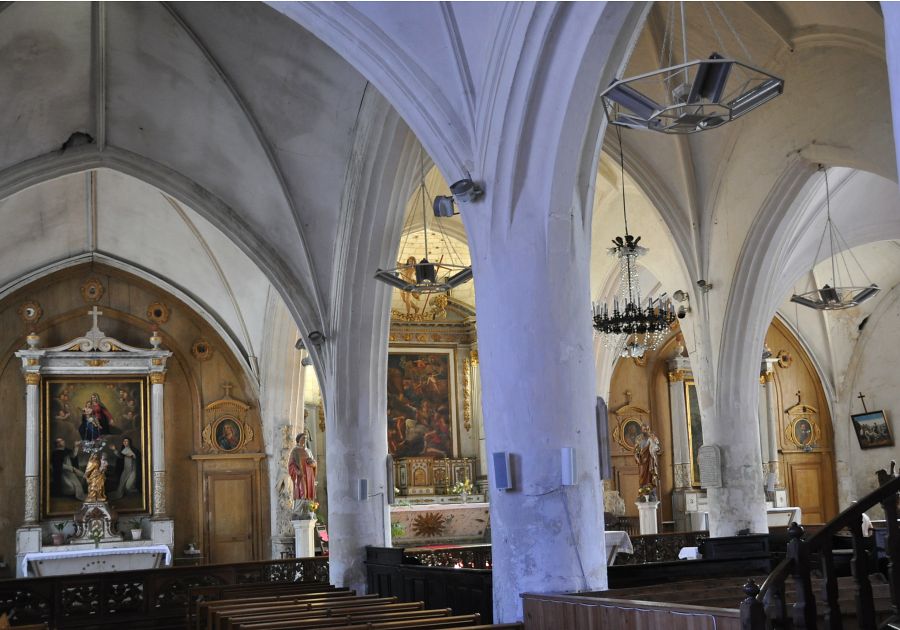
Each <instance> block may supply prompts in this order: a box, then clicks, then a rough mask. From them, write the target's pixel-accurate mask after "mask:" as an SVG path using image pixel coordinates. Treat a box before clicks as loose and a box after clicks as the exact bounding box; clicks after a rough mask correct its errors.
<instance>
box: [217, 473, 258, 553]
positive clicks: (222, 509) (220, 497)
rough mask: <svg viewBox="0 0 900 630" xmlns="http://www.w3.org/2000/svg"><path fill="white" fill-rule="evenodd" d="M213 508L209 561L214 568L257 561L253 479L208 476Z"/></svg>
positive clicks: (236, 475) (220, 474)
mask: <svg viewBox="0 0 900 630" xmlns="http://www.w3.org/2000/svg"><path fill="white" fill-rule="evenodd" d="M206 488H207V501H206V505H208V506H209V514H208V519H209V559H210V562H212V563H213V564H226V563H232V562H248V561H250V560H253V555H254V554H253V542H254V540H255V538H256V532H255V531H254V529H255V528H254V526H253V521H254V515H253V509H252V506H253V505H254V504H255V501H254V500H253V475H252V474H251V473H240V474H234V473H211V474H208V475H207V476H206Z"/></svg>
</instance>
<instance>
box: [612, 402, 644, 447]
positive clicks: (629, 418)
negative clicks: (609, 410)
mask: <svg viewBox="0 0 900 630" xmlns="http://www.w3.org/2000/svg"><path fill="white" fill-rule="evenodd" d="M613 413H614V414H615V416H616V426H615V428H613V439H614V440H615V441H616V443H617V444H618V445H619V446H621V447H622V448H623V449H625V450H626V451H628V452H629V453H633V452H634V449H635V447H634V446H632V445H631V444H629V443H628V441H627V440H626V439H625V427H626V426H627V425H628V424H629V423H631V422H637V424H638V427H640V426H641V425H643V424H647V425H649V424H650V412H649V411H647V410H646V409H644V408H643V407H638V406H636V405H631V404H626V405H625V406H623V407H619V408H618V409H616V410H615V411H614V412H613Z"/></svg>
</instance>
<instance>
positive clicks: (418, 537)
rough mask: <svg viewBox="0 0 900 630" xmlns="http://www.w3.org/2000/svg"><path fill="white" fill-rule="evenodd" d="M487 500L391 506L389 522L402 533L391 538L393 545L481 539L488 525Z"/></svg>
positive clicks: (480, 540) (475, 540)
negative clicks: (396, 526)
mask: <svg viewBox="0 0 900 630" xmlns="http://www.w3.org/2000/svg"><path fill="white" fill-rule="evenodd" d="M489 508H490V504H488V503H447V504H431V505H392V506H391V524H392V525H393V524H396V523H399V525H400V526H401V527H402V528H403V534H402V535H400V536H394V537H393V539H392V540H393V544H394V546H397V547H403V546H413V545H415V546H424V545H430V544H434V543H450V542H458V543H461V542H469V543H471V542H482V541H483V540H484V535H485V531H486V530H487V528H488V525H489V524H490V515H489Z"/></svg>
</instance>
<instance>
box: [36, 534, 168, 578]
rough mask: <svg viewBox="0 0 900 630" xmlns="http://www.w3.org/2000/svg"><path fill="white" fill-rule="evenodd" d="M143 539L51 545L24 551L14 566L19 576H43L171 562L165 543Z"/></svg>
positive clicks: (164, 564)
mask: <svg viewBox="0 0 900 630" xmlns="http://www.w3.org/2000/svg"><path fill="white" fill-rule="evenodd" d="M144 542H145V543H146V544H140V541H137V542H130V543H129V544H128V546H127V547H122V546H116V544H115V543H101V544H100V547H99V548H94V546H93V545H90V546H87V545H70V546H66V547H62V546H61V547H53V548H52V549H53V551H38V552H30V553H26V554H24V555H23V556H22V560H21V566H19V567H18V569H19V571H20V572H21V573H20V575H21V576H22V577H46V576H48V575H78V574H83V573H108V572H110V571H132V570H138V569H156V568H159V567H162V566H169V565H171V564H172V553H171V551H169V548H168V546H166V545H156V544H153V543H152V542H150V541H144Z"/></svg>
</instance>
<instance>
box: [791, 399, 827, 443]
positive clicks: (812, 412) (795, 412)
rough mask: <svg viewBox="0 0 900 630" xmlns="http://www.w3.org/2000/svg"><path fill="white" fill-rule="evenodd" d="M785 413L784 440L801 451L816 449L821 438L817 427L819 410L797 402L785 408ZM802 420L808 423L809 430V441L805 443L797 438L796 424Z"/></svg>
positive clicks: (819, 429) (820, 432)
mask: <svg viewBox="0 0 900 630" xmlns="http://www.w3.org/2000/svg"><path fill="white" fill-rule="evenodd" d="M785 413H786V414H787V415H788V422H787V424H786V425H785V427H784V439H785V441H786V442H787V443H790V444H792V445H794V446H795V447H796V448H797V449H798V450H801V451H812V450H815V449H817V448H818V447H819V441H820V440H821V439H822V429H821V428H820V427H819V420H818V414H819V412H818V411H817V410H816V408H815V407H810V406H809V405H806V404H803V403H800V402H798V403H797V404H796V405H794V406H793V407H791V408H790V409H787V410H786V411H785ZM802 421H806V422H807V424H809V426H810V431H811V434H810V437H809V441H808V442H807V443H805V444H804V443H803V442H801V441H800V440H798V439H797V424H798V423H799V422H802Z"/></svg>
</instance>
